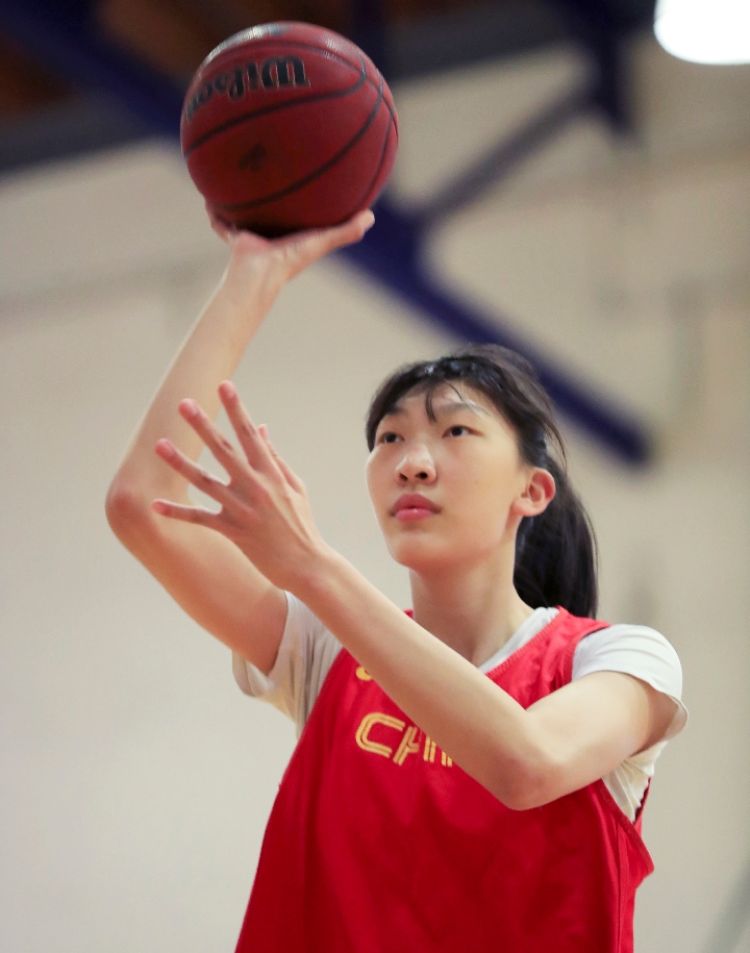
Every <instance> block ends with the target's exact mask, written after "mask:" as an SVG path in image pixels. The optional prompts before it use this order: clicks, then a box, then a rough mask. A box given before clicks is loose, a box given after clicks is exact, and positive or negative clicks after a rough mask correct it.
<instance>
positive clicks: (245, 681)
mask: <svg viewBox="0 0 750 953" xmlns="http://www.w3.org/2000/svg"><path fill="white" fill-rule="evenodd" d="M285 595H286V599H287V614H286V622H285V624H284V632H283V634H282V636H281V641H280V643H279V650H278V653H277V655H276V660H275V662H274V664H273V667H272V669H271V671H270V672H269V673H268V675H264V674H263V672H261V671H260V669H258V668H256V667H255V666H254V665H253V664H252V663H251V662H248V661H247V659H245V658H243V657H242V656H241V655H239V654H237V653H236V652H233V653H232V671H233V673H234V677H235V680H236V682H237V684H238V685H239V687H240V688H241V689H242V691H243V692H245V694H246V695H251V696H252V697H253V698H260V699H262V700H263V701H267V702H270V703H271V704H272V705H274V706H275V707H276V708H278V709H279V711H280V712H282V713H283V714H285V715H287V716H288V717H289V718H291V719H292V721H294V722H295V724H296V725H297V732H298V734H299V732H301V731H302V728H303V727H304V725H305V722H306V721H307V718H308V715H309V714H310V711H311V709H312V706H313V704H314V702H315V699H316V698H317V697H318V693H319V691H320V688H321V686H322V685H323V682H324V681H325V677H326V675H327V674H328V672H329V670H330V668H331V665H332V664H333V662H334V659H335V658H336V656H337V654H338V652H339V650H340V648H341V645H340V643H339V642H338V641H337V640H336V639H335V638H334V636H333V635H332V634H331V633H330V632H329V631H328V629H326V627H325V626H324V625H323V623H322V622H321V621H320V620H319V619H318V618H317V616H315V615H313V613H312V612H311V611H310V610H309V609H308V608H307V606H306V605H305V604H304V603H303V602H300V600H299V599H297V598H296V596H293V595H292V594H291V593H289V592H287V593H285Z"/></svg>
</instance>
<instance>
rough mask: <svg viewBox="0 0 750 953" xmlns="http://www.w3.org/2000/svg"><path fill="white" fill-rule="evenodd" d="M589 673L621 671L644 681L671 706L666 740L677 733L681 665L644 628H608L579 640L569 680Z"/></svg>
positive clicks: (681, 712) (682, 713) (682, 717)
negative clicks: (670, 719) (672, 708)
mask: <svg viewBox="0 0 750 953" xmlns="http://www.w3.org/2000/svg"><path fill="white" fill-rule="evenodd" d="M593 672H622V673H624V674H626V675H631V676H633V677H635V678H639V679H641V681H643V682H646V684H648V685H650V686H651V687H652V688H654V689H655V690H656V691H658V692H661V693H662V694H664V695H667V696H668V697H670V698H671V699H672V700H673V701H674V703H675V706H676V707H675V715H674V718H673V720H672V723H671V725H670V726H669V730H668V732H667V737H672V736H673V735H675V734H677V732H679V731H680V730H681V729H682V728H683V726H684V724H685V722H686V720H687V710H686V708H685V706H684V704H683V702H682V694H683V678H682V665H681V663H680V659H679V656H678V654H677V652H676V650H675V648H674V646H673V645H672V644H671V643H670V642H669V640H668V639H667V638H666V637H665V636H664V635H662V633H661V632H658V631H657V630H656V629H652V628H650V627H649V626H645V625H633V624H629V623H618V624H616V625H608V626H606V627H605V628H602V629H599V630H597V631H596V632H593V633H591V634H590V635H588V636H586V637H585V638H583V639H582V640H581V641H580V642H579V644H578V645H577V646H576V650H575V653H574V656H573V675H572V677H573V680H576V679H579V678H583V677H584V676H585V675H590V674H592V673H593Z"/></svg>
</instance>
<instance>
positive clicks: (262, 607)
mask: <svg viewBox="0 0 750 953" xmlns="http://www.w3.org/2000/svg"><path fill="white" fill-rule="evenodd" d="M107 517H108V519H109V522H110V525H111V526H112V529H113V530H114V532H115V534H116V535H117V537H118V538H119V539H120V541H121V542H122V543H123V544H124V545H125V546H126V547H127V548H128V549H129V550H130V551H131V552H132V553H133V555H134V556H135V557H136V558H137V559H138V560H139V561H140V562H141V563H142V564H143V565H144V566H145V567H146V569H148V570H149V572H150V573H151V574H152V575H153V576H154V577H155V578H156V579H157V580H158V581H159V582H160V583H161V584H162V585H163V586H164V588H165V589H166V590H167V592H169V594H170V595H171V596H172V597H173V598H174V599H175V600H176V601H177V602H178V603H179V605H180V606H182V608H183V609H184V610H185V611H186V612H187V613H188V614H189V615H190V616H191V617H192V618H193V619H194V620H195V621H196V622H197V623H198V624H199V625H201V626H202V627H203V628H204V629H206V630H207V631H208V632H210V633H211V634H212V635H214V636H216V638H218V639H220V640H221V641H222V642H224V643H225V644H226V645H227V646H229V648H230V649H232V651H234V652H237V653H238V654H239V655H241V656H243V658H246V659H247V660H248V661H249V662H252V664H253V665H255V666H256V667H257V668H258V669H260V671H262V672H266V673H267V672H269V671H270V670H271V668H272V666H273V663H274V660H275V658H276V653H277V651H278V647H279V643H280V641H281V636H282V633H283V630H284V622H285V619H286V612H287V603H286V596H285V594H284V593H283V592H282V591H281V590H280V589H278V588H277V587H276V586H274V585H273V584H272V583H270V582H269V581H268V580H267V579H266V578H265V576H263V575H262V574H261V573H259V572H258V570H257V569H256V568H255V567H254V566H253V565H252V563H251V562H250V561H249V560H248V559H247V558H246V557H245V556H244V555H243V554H242V553H241V552H240V550H239V549H238V548H237V547H236V546H235V545H234V543H231V542H230V541H229V540H228V539H226V538H225V537H224V536H221V535H219V534H218V533H214V532H212V531H211V530H208V529H206V528H205V527H202V526H197V525H192V524H188V523H178V522H177V521H172V520H170V521H167V520H165V519H163V518H161V517H158V516H156V514H150V513H148V512H145V511H144V509H143V507H141V506H139V505H137V504H136V503H135V501H133V500H130V501H129V500H128V499H127V498H125V497H122V496H121V497H120V498H119V499H118V498H117V497H113V496H112V495H111V496H110V499H109V500H108V503H107Z"/></svg>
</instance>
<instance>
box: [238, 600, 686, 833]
mask: <svg viewBox="0 0 750 953" xmlns="http://www.w3.org/2000/svg"><path fill="white" fill-rule="evenodd" d="M287 603H288V611H287V618H286V624H285V626H284V633H283V636H282V638H281V643H280V645H279V651H278V655H277V656H276V661H275V663H274V665H273V668H272V669H271V671H270V672H269V674H268V675H267V676H266V675H264V674H263V673H262V672H261V671H260V670H259V669H257V668H256V667H255V666H254V665H252V664H251V663H250V662H248V661H247V660H246V659H244V658H242V656H240V655H237V654H234V655H233V657H232V667H233V670H234V676H235V679H236V680H237V683H238V685H239V686H240V688H241V689H242V691H243V692H245V693H246V694H248V695H252V696H253V697H254V698H261V699H263V700H264V701H267V702H270V703H271V704H272V705H274V706H275V707H276V708H278V709H279V710H280V711H281V712H283V713H284V714H285V715H288V716H289V718H291V719H292V720H293V721H294V722H295V724H296V726H297V734H298V735H299V734H300V733H301V731H302V729H303V727H304V725H305V722H306V721H307V718H308V716H309V714H310V712H311V710H312V707H313V704H314V703H315V699H316V698H317V697H318V693H319V692H320V689H321V687H322V685H323V682H324V681H325V677H326V675H327V674H328V672H329V670H330V668H331V665H332V664H333V662H334V659H335V658H336V656H337V655H338V653H339V651H340V649H341V644H340V642H338V640H337V639H336V638H335V636H334V635H333V634H332V633H331V632H329V630H328V629H326V627H325V626H324V625H323V624H322V622H321V621H320V620H319V619H318V618H317V617H316V616H314V615H313V613H312V612H311V611H310V610H309V609H308V608H307V606H306V605H305V604H304V603H302V602H300V601H299V599H297V598H296V597H295V596H293V595H291V594H290V593H287ZM556 615H557V609H554V608H539V609H535V610H534V612H533V613H532V614H531V615H530V616H529V617H528V618H527V619H526V620H525V621H524V622H523V624H522V625H521V626H520V627H519V628H518V629H516V631H515V632H514V633H513V635H512V636H511V637H510V638H509V639H508V641H507V642H506V643H505V645H503V647H502V648H501V649H499V650H498V651H497V652H495V654H494V655H492V656H491V657H490V658H488V659H487V661H486V662H484V663H483V664H482V665H480V666H478V668H479V670H480V671H482V672H489V671H491V670H492V669H493V668H495V667H496V666H497V665H499V664H500V663H501V662H503V661H504V660H505V659H507V658H509V657H510V656H511V655H512V654H513V653H514V652H516V651H518V649H520V648H521V647H522V646H524V645H525V644H526V643H527V642H528V641H529V640H530V639H532V638H533V637H534V636H535V635H536V634H537V632H540V631H541V630H542V629H543V628H544V626H545V625H547V624H548V623H549V622H550V621H551V620H552V619H554V617H555V616H556ZM592 672H624V673H625V674H628V675H633V676H635V677H636V678H639V679H641V680H642V681H644V682H646V683H647V684H649V685H651V686H652V687H653V688H655V689H656V690H657V691H659V692H663V693H664V694H665V695H668V696H669V697H670V698H671V699H672V700H673V701H674V703H675V711H674V717H673V718H672V721H671V723H670V725H669V727H668V728H667V731H666V733H665V734H664V737H663V738H662V739H661V740H660V741H658V742H656V743H655V744H653V745H652V746H651V747H650V748H647V749H646V750H645V751H640V752H639V753H638V754H635V755H633V756H631V757H630V758H626V760H625V761H623V762H622V764H620V765H619V767H618V768H616V769H615V770H614V771H613V772H612V773H611V774H609V775H607V776H606V777H605V778H603V781H604V783H605V784H606V786H607V788H608V789H609V791H610V793H611V794H612V796H613V797H614V799H615V801H616V802H617V804H618V805H619V806H620V808H621V809H622V810H623V812H624V813H625V814H626V815H627V816H628V817H629V818H630V819H631V820H634V819H635V816H636V812H637V810H638V807H639V806H640V803H641V799H642V798H643V794H644V792H645V790H646V788H647V786H648V782H649V780H650V779H651V778H652V777H653V774H654V765H655V763H656V759H657V758H658V757H659V755H660V754H661V752H662V751H663V749H664V747H665V745H666V743H667V741H668V740H669V739H670V738H673V737H674V736H675V735H676V734H677V733H678V732H679V731H681V730H682V728H683V727H684V725H685V722H686V720H687V710H686V708H685V706H684V705H683V703H682V700H681V699H682V668H681V666H680V660H679V658H678V657H677V653H676V652H675V650H674V649H673V648H672V646H671V645H670V643H669V642H668V641H667V640H666V639H665V638H664V636H663V635H661V634H660V633H659V632H657V631H656V630H655V629H650V628H647V627H646V626H642V625H612V626H608V627H607V628H604V629H600V630H599V631H598V632H594V633H592V634H591V635H589V636H587V637H586V638H584V639H581V641H580V642H579V643H578V646H577V647H576V650H575V653H574V655H573V680H574V681H575V680H576V679H578V678H583V676H584V675H589V674H591V673H592Z"/></svg>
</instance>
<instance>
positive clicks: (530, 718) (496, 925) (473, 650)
mask: <svg viewBox="0 0 750 953" xmlns="http://www.w3.org/2000/svg"><path fill="white" fill-rule="evenodd" d="M372 221H373V219H372V215H371V213H369V212H365V213H362V214H360V215H358V216H356V217H355V218H353V219H352V220H351V221H350V222H348V223H347V224H345V225H343V226H341V227H338V228H334V229H329V230H325V231H320V232H309V233H302V234H299V235H296V236H292V237H290V238H286V239H283V240H279V241H275V242H268V241H265V240H263V239H261V238H258V237H257V236H253V235H250V234H247V233H238V234H234V235H228V234H226V233H225V234H224V237H225V238H227V240H228V241H229V243H230V246H231V255H230V262H229V265H228V268H227V270H226V272H225V275H224V277H223V279H222V281H221V283H220V285H219V288H218V289H217V291H216V293H215V294H214V296H213V298H212V300H211V301H210V302H209V304H208V306H207V308H206V309H205V310H204V312H203V313H202V315H201V316H200V318H199V320H198V322H197V324H196V325H195V327H194V329H193V331H192V332H191V334H190V336H189V337H188V339H187V341H186V342H185V344H184V345H183V347H182V348H181V350H180V352H179V353H178V355H177V357H176V359H175V361H174V363H173V364H172V366H171V368H170V369H169V371H168V373H167V375H166V378H165V380H164V382H163V383H162V385H161V387H160V389H159V391H158V392H157V394H156V396H155V398H154V400H153V402H152V404H151V406H150V407H149V409H148V412H147V414H146V416H145V419H144V421H143V423H142V424H141V426H140V428H139V430H138V432H137V434H136V437H135V440H134V442H133V444H132V445H131V447H130V449H129V450H128V452H127V454H126V456H125V459H124V461H123V463H122V465H121V467H120V469H119V471H118V473H117V475H116V477H115V479H114V481H113V484H112V487H111V488H110V493H109V497H108V504H107V513H108V517H109V520H110V522H111V524H112V526H113V529H114V530H115V532H116V533H117V535H118V536H119V538H120V539H121V540H122V541H123V542H124V543H125V545H126V546H128V547H129V548H130V550H131V551H132V552H133V553H134V554H135V556H136V557H137V558H138V559H140V560H141V561H142V562H143V563H144V564H145V565H146V566H147V567H148V568H149V570H150V571H151V572H152V573H153V574H154V575H155V576H156V578H157V579H159V580H160V581H161V582H162V583H163V584H164V586H165V587H166V588H167V589H168V591H169V592H170V593H171V594H172V595H173V596H174V598H175V599H177V600H178V602H179V603H180V604H181V605H182V606H183V607H184V608H185V609H186V610H187V611H188V612H189V613H190V614H191V615H192V616H193V617H194V618H195V619H196V620H197V621H198V622H199V623H200V624H201V625H203V626H204V627H205V628H206V629H208V630H209V631H210V632H212V633H213V634H214V635H216V636H217V637H218V638H220V639H221V640H222V641H224V642H225V643H226V644H227V645H228V646H229V647H230V648H231V649H232V652H233V659H234V670H235V676H236V678H237V680H238V682H239V684H240V686H241V687H242V688H243V689H244V690H245V691H246V692H248V693H249V694H253V695H257V696H259V697H263V696H265V697H267V698H268V699H269V700H271V701H273V702H274V703H275V704H277V705H278V706H279V707H280V708H281V709H282V710H284V711H285V712H287V713H288V714H290V715H291V716H292V717H293V718H294V719H295V720H296V722H297V725H298V728H299V730H300V732H301V737H300V740H299V743H298V745H297V748H296V750H295V753H294V755H293V757H292V759H291V761H290V764H289V767H288V769H287V771H286V773H285V775H284V778H283V781H282V784H281V787H280V790H279V793H278V797H277V800H276V803H275V805H274V808H273V811H272V814H271V818H270V821H269V824H268V828H267V831H266V837H265V840H264V845H263V849H262V852H261V858H260V861H259V865H258V870H257V874H256V877H255V883H254V886H253V890H252V894H251V897H250V902H249V905H248V909H247V913H246V916H245V921H244V924H243V927H242V931H241V934H240V939H239V943H238V947H237V950H238V951H239V953H249V951H252V953H270V951H274V953H297V951H311V953H317V951H321V953H323V951H325V953H338V951H341V953H344V951H346V953H398V951H402V950H403V951H407V950H408V951H410V953H413V951H446V953H447V951H451V953H455V951H459V950H460V951H468V953H473V951H476V953H479V951H482V953H484V951H490V950H499V951H500V950H502V951H511V953H542V951H544V953H549V951H556V953H614V951H618V953H624V951H628V950H631V949H632V942H633V941H632V925H633V903H634V895H635V890H636V888H637V886H638V884H639V883H640V882H641V880H642V879H643V877H644V876H645V875H646V874H648V873H649V872H650V871H651V869H652V864H651V860H650V857H649V855H648V852H647V850H646V848H645V846H644V844H643V842H642V840H641V837H640V825H641V812H642V808H643V803H644V800H645V798H646V793H647V790H648V786H649V782H650V778H651V776H652V774H653V768H654V762H655V761H656V758H657V756H658V754H659V753H660V751H661V749H662V748H663V746H664V744H665V743H666V740H667V739H668V738H669V737H671V736H673V735H674V734H676V733H677V731H679V730H680V728H681V727H682V725H683V724H684V721H685V710H684V708H683V706H682V704H681V701H680V693H681V672H680V665H679V661H678V660H677V657H676V655H675V653H674V650H673V649H672V648H671V646H670V645H669V643H668V642H667V641H666V640H665V639H664V638H663V636H661V635H660V634H658V633H656V632H654V631H653V630H651V629H647V628H644V627H642V626H633V625H612V626H610V625H608V624H607V623H605V622H601V621H596V619H595V618H594V616H595V613H596V576H595V558H594V544H593V538H592V535H591V533H590V530H589V526H588V521H587V519H586V516H585V513H584V511H583V509H582V507H581V505H580V503H579V501H578V499H577V497H576V496H575V494H574V493H573V491H572V489H571V488H570V485H569V483H568V479H567V476H566V473H565V467H564V455H563V453H562V447H561V444H560V437H559V433H558V431H557V428H556V426H555V424H554V422H553V419H552V416H551V412H550V407H549V403H548V401H547V398H546V397H545V395H544V393H543V391H542V390H541V388H540V386H539V384H538V383H537V381H536V378H535V376H534V374H533V371H532V370H531V368H530V367H529V366H528V365H527V364H526V362H525V361H523V360H522V359H521V358H520V357H518V356H517V355H514V354H512V353H510V352H508V351H506V350H504V349H502V348H494V347H477V348H469V349H466V350H464V351H462V352H459V353H457V354H455V355H452V356H448V357H445V358H442V359H440V360H437V361H431V362H423V363H419V364H415V365H411V366H409V367H406V368H402V369H401V370H400V371H398V372H396V374H394V375H393V376H392V377H391V378H390V379H389V380H388V381H386V382H385V384H384V385H383V386H382V387H381V389H380V390H379V392H378V393H377V395H376V396H375V398H374V400H373V403H372V406H371V408H370V414H369V419H368V423H367V440H368V444H369V447H370V457H369V461H368V467H367V479H368V487H369V491H370V495H371V498H372V501H373V504H374V508H375V511H376V514H377V518H378V521H379V523H380V526H381V529H382V531H383V533H384V535H385V539H386V542H387V544H388V547H389V550H390V552H391V554H392V555H393V557H394V559H396V560H397V561H398V562H399V563H400V564H402V565H404V566H405V567H406V568H407V569H408V571H409V575H410V580H411V589H412V609H411V610H410V611H409V612H408V613H405V612H403V611H402V609H400V608H399V607H397V606H395V605H394V604H393V603H392V602H390V600H388V599H387V598H386V597H385V596H384V595H382V594H381V593H380V592H379V591H378V590H377V589H375V588H374V587H373V586H371V585H370V584H369V583H368V582H367V580H366V579H364V578H363V577H362V576H361V575H360V574H359V573H358V572H357V570H356V569H355V568H354V567H353V566H351V565H350V564H349V563H348V562H347V561H346V560H345V559H344V558H343V557H342V556H341V555H339V554H338V553H337V552H335V551H334V550H333V549H332V548H331V547H330V546H329V545H328V544H327V543H326V542H325V540H324V539H323V537H322V536H321V534H320V532H319V531H318V529H317V527H316V525H315V522H314V520H313V517H312V514H311V511H310V506H309V503H308V500H307V496H306V494H305V489H304V486H303V484H302V482H301V481H300V479H299V478H298V477H297V475H296V474H295V473H293V472H292V471H291V470H290V468H289V467H288V465H287V464H286V463H285V462H284V460H283V459H282V458H281V457H280V456H279V454H278V453H277V452H276V450H275V449H274V447H273V445H272V444H271V442H270V440H269V436H268V432H267V430H266V429H265V428H264V427H257V426H256V425H255V424H254V423H253V422H252V421H251V419H250V417H249V415H248V413H247V411H246V410H245V409H244V408H243V406H242V404H241V402H240V399H239V396H238V394H237V392H236V390H235V388H234V386H233V385H232V384H231V383H230V382H229V381H228V380H227V378H229V377H231V375H232V373H233V372H234V369H235V367H236V366H237V363H238V362H239V360H240V357H241V356H242V354H243V352H244V350H245V348H246V346H247V344H248V342H249V341H250V339H251V337H252V335H253V333H254V332H255V330H256V329H257V328H258V326H259V324H260V322H261V320H262V319H263V317H264V316H265V314H266V313H267V311H268V310H269V308H270V306H271V304H272V302H273V300H274V298H275V296H276V294H277V293H278V291H279V290H280V289H281V287H282V286H283V285H284V284H285V282H286V281H288V280H289V279H290V278H291V277H292V276H293V275H295V274H296V273H298V272H299V271H300V270H301V269H302V268H304V267H306V266H308V265H309V264H310V263H312V262H313V261H315V260H316V259H318V258H320V257H321V256H323V255H325V254H326V253H328V252H330V251H331V250H333V249H334V248H338V247H341V246H342V245H344V244H346V243H348V242H352V241H357V240H359V239H360V238H361V237H362V235H363V234H364V232H365V231H366V229H367V228H368V227H369V226H370V225H371V224H372ZM217 384H218V389H217ZM186 394H187V395H190V397H189V398H188V399H183V398H184V397H185V395H186ZM220 403H221V404H223V406H224V408H225V409H226V412H227V415H228V418H229V420H230V422H231V425H232V428H233V430H234V434H233V435H232V436H233V439H232V440H229V439H227V437H226V436H225V435H224V434H222V433H220V432H219V431H218V430H217V429H216V428H215V427H214V425H213V423H212V418H213V417H214V416H215V414H216V412H217V411H218V409H219V406H220ZM178 410H179V413H178ZM204 447H208V449H209V450H210V451H211V453H212V454H213V456H214V457H215V459H216V461H217V462H218V463H219V464H220V465H221V467H222V468H223V470H224V471H225V472H226V479H225V480H219V479H217V478H216V477H214V476H211V475H209V473H208V472H206V471H205V470H203V469H202V468H201V467H200V466H199V465H198V464H197V463H196V460H197V458H198V456H199V455H200V453H201V451H202V450H203V448H204ZM154 449H155V450H156V452H154ZM189 485H193V486H195V487H197V488H199V489H200V490H202V491H204V492H205V493H207V494H208V496H209V497H211V498H213V500H215V501H216V503H217V504H218V509H217V510H215V511H210V510H208V509H205V508H201V507H198V506H195V505H193V504H192V503H191V502H190V499H189V497H188V487H189Z"/></svg>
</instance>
